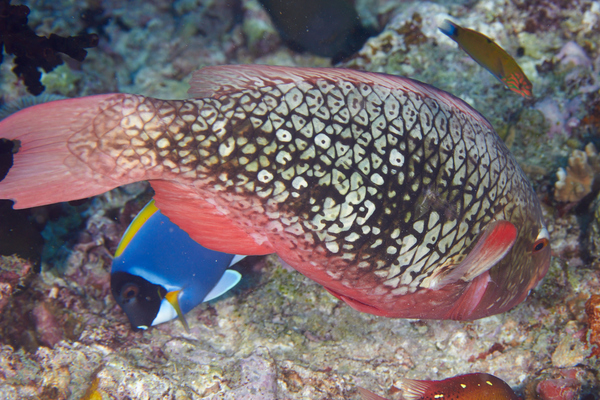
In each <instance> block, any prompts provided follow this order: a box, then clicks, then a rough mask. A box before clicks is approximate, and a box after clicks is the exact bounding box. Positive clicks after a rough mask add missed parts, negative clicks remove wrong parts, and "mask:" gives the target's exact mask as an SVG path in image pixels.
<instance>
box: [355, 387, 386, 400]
mask: <svg viewBox="0 0 600 400" xmlns="http://www.w3.org/2000/svg"><path fill="white" fill-rule="evenodd" d="M356 390H357V391H358V393H360V396H361V397H362V398H363V399H364V400H387V399H386V398H385V397H381V396H379V395H377V394H375V393H373V392H371V391H370V390H367V389H365V388H361V387H360V386H357V387H356Z"/></svg>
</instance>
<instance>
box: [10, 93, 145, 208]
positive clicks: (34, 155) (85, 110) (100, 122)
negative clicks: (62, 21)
mask: <svg viewBox="0 0 600 400" xmlns="http://www.w3.org/2000/svg"><path fill="white" fill-rule="evenodd" d="M125 96H126V95H122V94H107V95H99V96H89V97H83V98H77V99H68V100H59V101H53V102H49V103H44V104H39V105H36V106H33V107H29V108H26V109H24V110H21V111H19V112H17V113H15V114H13V115H11V116H9V117H7V118H5V119H4V120H2V121H1V122H0V138H3V139H8V140H13V141H17V142H18V151H17V153H16V154H14V156H13V160H14V162H13V166H12V167H11V169H10V170H9V172H8V174H7V175H6V177H5V178H4V179H3V180H2V181H0V198H1V199H12V200H14V201H15V205H14V208H29V207H35V206H40V205H45V204H51V203H58V202H62V201H71V200H78V199H82V198H85V197H90V196H94V195H98V194H101V193H104V192H106V191H108V190H110V189H113V188H115V187H117V186H121V185H124V184H126V183H130V182H134V181H135V180H128V179H119V178H120V177H119V176H118V174H113V173H111V172H114V170H115V166H114V159H113V158H112V157H110V156H109V155H107V154H105V153H103V152H100V151H96V152H93V151H92V152H93V153H94V154H93V155H92V157H93V162H94V165H95V166H97V169H96V170H92V169H91V168H90V167H88V166H87V164H86V163H84V162H81V160H80V159H79V158H78V157H77V156H76V154H75V153H74V152H73V149H70V148H69V140H70V139H71V138H73V137H74V136H75V135H88V134H89V135H94V134H96V133H98V132H100V131H102V130H104V131H103V132H102V133H105V132H107V131H109V130H110V129H111V126H113V123H115V124H116V123H117V122H116V121H120V119H119V120H117V119H116V118H118V116H116V115H107V114H106V113H103V112H104V111H105V108H106V107H107V106H108V105H114V104H116V103H119V102H122V100H123V98H124V97H125ZM101 114H102V116H103V117H104V118H96V117H98V116H99V115H101ZM113 116H114V118H113ZM90 121H92V122H93V123H90ZM94 129H95V130H96V131H94ZM93 138H94V139H96V137H95V136H94V137H93ZM80 150H81V151H82V152H83V151H85V150H84V149H82V148H80ZM137 180H139V179H137Z"/></svg>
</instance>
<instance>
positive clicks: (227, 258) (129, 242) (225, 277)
mask: <svg viewBox="0 0 600 400" xmlns="http://www.w3.org/2000/svg"><path fill="white" fill-rule="evenodd" d="M242 258H244V256H238V255H233V254H226V253H220V252H218V251H213V250H209V249H207V248H205V247H203V246H201V245H199V244H198V243H196V242H195V241H193V240H192V239H191V238H190V236H189V235H188V234H187V233H186V232H184V231H183V230H181V229H180V228H179V227H178V226H177V225H175V224H174V223H172V222H171V221H169V219H168V218H167V217H165V216H164V215H162V213H161V212H160V211H159V210H158V208H156V205H155V204H154V200H152V201H151V202H150V203H148V204H147V205H146V207H144V209H142V211H140V213H139V214H138V215H137V216H136V217H135V219H134V220H133V221H132V222H131V224H130V225H129V227H128V228H127V230H126V231H125V234H124V235H123V238H122V239H121V242H120V243H119V246H118V247H117V251H116V252H115V258H114V260H113V263H112V270H111V276H110V284H111V290H112V293H113V296H114V298H115V300H116V301H117V304H119V306H120V307H121V308H122V309H123V311H125V313H126V314H127V317H128V318H129V322H131V326H132V327H133V329H134V330H138V329H148V327H149V326H153V325H158V324H161V323H163V322H167V321H170V320H172V319H174V318H176V317H179V319H180V320H181V322H182V323H183V325H184V327H185V328H186V329H187V327H188V325H187V322H186V320H185V318H184V314H186V313H187V312H188V311H190V310H192V308H194V307H196V306H197V305H198V304H200V303H202V302H205V301H210V300H212V299H214V298H216V297H219V296H220V295H222V294H223V293H225V292H227V291H228V290H229V289H231V288H232V287H234V286H235V285H236V284H237V283H238V282H239V281H240V279H241V275H240V273H239V272H237V271H234V270H229V269H227V268H228V267H230V266H232V265H233V264H235V263H237V262H238V261H239V260H241V259H242Z"/></svg>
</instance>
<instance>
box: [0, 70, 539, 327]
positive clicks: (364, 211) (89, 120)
mask: <svg viewBox="0 0 600 400" xmlns="http://www.w3.org/2000/svg"><path fill="white" fill-rule="evenodd" d="M189 94H190V96H191V97H192V98H191V99H188V100H158V99H154V98H150V97H144V96H139V95H132V94H122V93H118V94H105V95H98V96H90V97H82V98H77V99H70V100H63V101H56V102H50V103H45V104H42V105H38V106H34V107H30V108H27V109H24V110H22V111H20V112H18V113H16V114H13V115H12V116H10V117H8V118H7V119H5V120H3V121H2V122H0V137H1V138H6V139H9V140H13V141H18V144H19V146H20V147H19V150H18V152H17V153H16V154H15V155H14V165H13V166H12V168H11V169H10V170H9V172H8V174H7V176H6V178H5V179H4V180H3V181H2V182H0V198H3V199H13V200H14V201H15V202H16V203H15V204H14V207H16V208H26V207H34V206H39V205H43V204H49V203H55V202H60V201H69V200H74V199H79V198H84V197H89V196H94V195H97V194H100V193H103V192H105V191H107V190H110V189H113V188H115V187H117V186H120V185H125V184H127V183H131V182H136V181H141V180H149V181H150V183H151V185H152V187H153V188H154V190H155V196H154V199H155V201H156V205H157V207H158V208H159V209H160V210H161V212H162V213H163V214H164V215H165V216H166V217H168V218H169V219H170V220H171V221H172V222H173V223H175V224H177V225H178V226H179V227H181V228H182V229H183V230H185V231H186V232H187V233H188V234H189V235H190V236H191V238H192V239H194V240H195V241H197V242H198V243H200V244H201V245H203V246H205V247H207V248H209V249H212V250H215V251H221V252H226V253H230V254H246V255H261V254H268V253H277V254H278V255H279V256H280V257H281V258H282V259H283V260H284V261H285V262H287V263H288V264H290V265H291V266H292V267H294V268H295V269H296V270H298V271H300V272H301V273H303V274H304V275H306V276H307V277H309V278H310V279H313V280H315V281H316V282H318V283H320V284H321V285H323V286H324V287H325V288H326V289H327V290H329V291H330V292H331V293H332V294H334V295H335V296H337V297H338V298H340V299H342V300H343V301H345V302H346V303H348V304H349V305H351V306H352V307H354V308H355V309H357V310H359V311H363V312H368V313H372V314H375V315H382V316H387V317H401V318H433V319H457V320H468V319H476V318H482V317H485V316H488V315H493V314H497V313H500V312H504V311H506V310H509V309H511V308H512V307H514V306H515V305H517V304H519V303H520V302H521V301H523V300H524V299H525V298H526V296H527V294H528V292H529V291H530V290H531V289H532V288H534V287H535V286H536V284H537V282H538V281H539V280H540V279H541V278H542V277H543V276H544V275H545V273H546V272H547V270H548V266H549V263H550V247H549V246H548V244H549V237H548V231H547V229H546V227H545V225H544V222H543V218H542V212H541V208H540V203H539V200H538V198H537V196H536V194H535V192H534V190H533V188H532V187H531V184H530V183H529V181H528V180H527V178H526V176H525V174H524V173H523V171H522V170H521V169H520V168H519V166H518V164H517V162H516V161H515V159H514V158H513V156H512V155H511V154H510V152H509V150H508V149H507V148H506V146H505V145H504V143H503V142H502V140H501V139H500V138H499V137H498V135H497V134H496V133H495V132H494V129H493V128H492V126H491V125H490V123H489V122H488V121H487V120H486V119H485V118H484V117H483V116H482V115H481V114H479V113H478V112H477V111H475V110H474V109H473V108H472V107H470V106H469V105H467V104H466V103H465V102H464V101H462V100H460V99H458V98H456V97H454V96H452V95H451V94H449V93H446V92H443V91H441V90H439V89H436V88H434V87H432V86H429V85H426V84H423V83H420V82H418V81H415V80H411V79H408V78H403V77H397V76H391V75H383V74H376V73H369V72H360V71H353V70H346V69H335V68H290V67H274V66H264V65H238V66H216V67H207V68H204V69H201V70H200V71H198V72H196V73H194V75H193V77H192V80H191V89H190V91H189Z"/></svg>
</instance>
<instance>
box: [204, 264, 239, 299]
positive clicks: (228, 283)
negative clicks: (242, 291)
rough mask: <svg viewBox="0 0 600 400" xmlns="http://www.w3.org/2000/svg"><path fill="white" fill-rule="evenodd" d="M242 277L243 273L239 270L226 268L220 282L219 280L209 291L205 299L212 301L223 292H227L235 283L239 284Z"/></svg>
mask: <svg viewBox="0 0 600 400" xmlns="http://www.w3.org/2000/svg"><path fill="white" fill-rule="evenodd" d="M241 279H242V274H240V273H239V272H237V271H233V270H231V269H228V270H226V271H225V273H224V274H223V276H222V277H221V279H220V280H219V282H217V284H216V286H215V287H214V288H212V289H211V291H210V292H208V294H207V295H206V297H205V298H204V301H211V300H212V299H216V298H217V297H219V296H221V295H222V294H224V293H227V292H228V291H229V290H231V289H232V288H233V287H234V286H235V285H237V284H238V283H239V281H240V280H241Z"/></svg>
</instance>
